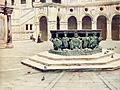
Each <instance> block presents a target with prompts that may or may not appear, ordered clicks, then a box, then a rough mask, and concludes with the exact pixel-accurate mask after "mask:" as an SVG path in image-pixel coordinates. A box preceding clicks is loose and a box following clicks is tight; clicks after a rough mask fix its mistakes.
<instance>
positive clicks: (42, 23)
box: [39, 16, 48, 41]
mask: <svg viewBox="0 0 120 90" xmlns="http://www.w3.org/2000/svg"><path fill="white" fill-rule="evenodd" d="M39 26H40V32H41V39H42V40H43V41H47V40H48V38H47V37H48V28H47V18H46V17H45V16H42V17H41V18H40V20H39Z"/></svg>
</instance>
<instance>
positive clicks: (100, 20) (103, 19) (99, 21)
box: [97, 15, 107, 40]
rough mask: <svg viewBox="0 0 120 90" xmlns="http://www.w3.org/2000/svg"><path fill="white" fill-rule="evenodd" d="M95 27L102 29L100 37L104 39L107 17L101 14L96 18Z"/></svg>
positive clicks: (105, 36)
mask: <svg viewBox="0 0 120 90" xmlns="http://www.w3.org/2000/svg"><path fill="white" fill-rule="evenodd" d="M97 29H101V30H102V35H101V36H102V38H103V40H106V38H107V18H106V17H105V16H103V15H101V16H99V17H98V18H97Z"/></svg>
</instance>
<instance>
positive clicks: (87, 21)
mask: <svg viewBox="0 0 120 90" xmlns="http://www.w3.org/2000/svg"><path fill="white" fill-rule="evenodd" d="M82 29H92V20H91V18H90V17H89V16H85V17H83V19H82Z"/></svg>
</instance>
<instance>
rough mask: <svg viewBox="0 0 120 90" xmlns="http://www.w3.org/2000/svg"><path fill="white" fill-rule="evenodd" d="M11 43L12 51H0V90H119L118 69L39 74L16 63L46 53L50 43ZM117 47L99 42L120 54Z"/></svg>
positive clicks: (115, 44)
mask: <svg viewBox="0 0 120 90" xmlns="http://www.w3.org/2000/svg"><path fill="white" fill-rule="evenodd" d="M13 44H14V48H11V49H0V90H27V89H28V90H120V69H119V70H115V71H88V72H87V71H51V72H42V71H39V70H36V69H33V68H31V67H27V66H25V65H22V64H21V63H20V61H21V60H23V59H26V58H28V57H30V56H32V55H35V54H37V53H40V52H42V51H46V50H49V48H51V47H52V45H51V43H50V42H43V43H39V44H38V43H35V42H32V41H15V42H13ZM119 45H120V42H102V43H101V46H102V47H104V48H108V49H111V50H113V51H115V52H117V53H120V46H119ZM43 76H44V78H43Z"/></svg>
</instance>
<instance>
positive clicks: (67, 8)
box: [8, 0, 120, 41]
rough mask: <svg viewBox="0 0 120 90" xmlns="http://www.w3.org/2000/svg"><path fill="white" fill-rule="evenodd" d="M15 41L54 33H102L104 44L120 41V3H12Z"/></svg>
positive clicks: (55, 0) (104, 0) (118, 0)
mask: <svg viewBox="0 0 120 90" xmlns="http://www.w3.org/2000/svg"><path fill="white" fill-rule="evenodd" d="M8 1H9V0H8ZM10 4H11V5H12V7H13V8H14V10H13V14H12V23H11V24H12V33H13V35H12V36H13V39H14V40H26V39H29V37H30V36H31V35H33V36H34V37H35V38H36V39H37V37H38V35H40V36H41V39H42V40H44V41H47V40H49V39H50V37H51V34H50V31H51V30H87V29H89V30H98V29H101V30H102V37H103V40H117V41H120V0H11V1H10Z"/></svg>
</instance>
